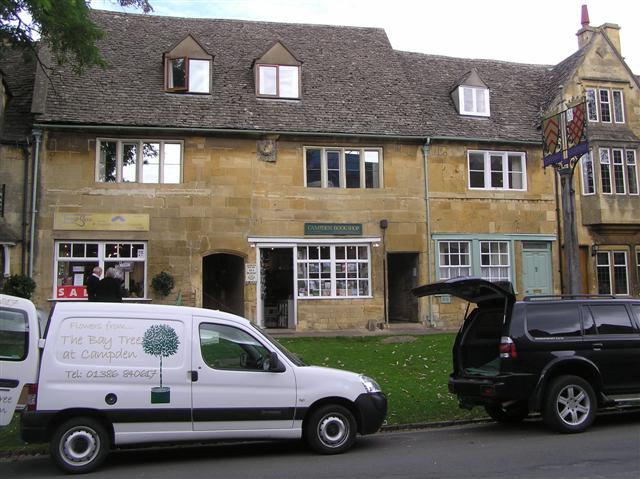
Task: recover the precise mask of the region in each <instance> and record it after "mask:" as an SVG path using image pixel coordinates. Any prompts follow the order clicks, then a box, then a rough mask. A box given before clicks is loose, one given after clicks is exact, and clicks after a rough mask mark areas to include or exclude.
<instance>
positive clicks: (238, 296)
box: [202, 253, 244, 316]
mask: <svg viewBox="0 0 640 479" xmlns="http://www.w3.org/2000/svg"><path fill="white" fill-rule="evenodd" d="M202 307H203V308H208V309H219V310H220V311H226V312H227V313H233V314H237V315H239V316H244V258H243V257H242V256H238V255H235V254H229V253H214V254H210V255H208V256H205V257H203V258H202Z"/></svg>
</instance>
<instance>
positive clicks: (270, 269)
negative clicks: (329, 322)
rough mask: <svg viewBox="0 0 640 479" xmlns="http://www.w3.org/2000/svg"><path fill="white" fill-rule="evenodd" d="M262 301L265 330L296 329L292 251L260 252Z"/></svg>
mask: <svg viewBox="0 0 640 479" xmlns="http://www.w3.org/2000/svg"><path fill="white" fill-rule="evenodd" d="M260 274H261V290H260V296H261V297H260V302H261V306H262V318H263V325H264V327H265V328H295V311H294V307H295V305H294V299H293V295H294V290H293V248H264V249H260Z"/></svg>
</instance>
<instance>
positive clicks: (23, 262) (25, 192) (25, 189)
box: [20, 137, 31, 274]
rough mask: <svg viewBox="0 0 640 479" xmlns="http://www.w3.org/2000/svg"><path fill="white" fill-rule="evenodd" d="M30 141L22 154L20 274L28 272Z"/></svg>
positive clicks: (23, 148)
mask: <svg viewBox="0 0 640 479" xmlns="http://www.w3.org/2000/svg"><path fill="white" fill-rule="evenodd" d="M29 140H30V138H29V137H27V144H26V145H23V147H22V154H23V155H24V172H23V181H22V232H21V234H20V237H21V239H22V246H21V248H20V250H21V254H20V273H22V274H25V273H26V272H27V225H28V224H29V222H28V216H27V215H28V209H29V157H30V156H31V155H30V153H31V150H30V149H29Z"/></svg>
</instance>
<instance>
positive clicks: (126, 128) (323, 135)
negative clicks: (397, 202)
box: [33, 123, 540, 145]
mask: <svg viewBox="0 0 640 479" xmlns="http://www.w3.org/2000/svg"><path fill="white" fill-rule="evenodd" d="M33 127H34V128H41V129H49V130H52V129H58V130H76V131H78V130H80V131H82V130H85V131H96V130H109V131H116V132H132V133H134V132H139V131H147V132H148V131H159V132H168V133H174V132H175V133H200V134H204V133H220V134H226V135H228V134H240V135H255V136H263V135H290V136H312V137H319V138H331V137H334V138H353V137H356V136H357V137H359V138H383V139H384V138H388V139H395V140H410V141H419V142H421V143H422V142H424V141H433V140H439V141H474V142H477V143H512V144H515V145H540V141H539V140H510V139H506V138H474V137H461V136H431V137H429V136H428V137H425V136H424V135H396V134H384V133H379V134H371V133H338V132H335V133H328V132H313V131H283V130H260V129H258V130H248V129H234V128H191V127H190V128H180V127H164V126H117V125H84V124H68V123H34V124H33Z"/></svg>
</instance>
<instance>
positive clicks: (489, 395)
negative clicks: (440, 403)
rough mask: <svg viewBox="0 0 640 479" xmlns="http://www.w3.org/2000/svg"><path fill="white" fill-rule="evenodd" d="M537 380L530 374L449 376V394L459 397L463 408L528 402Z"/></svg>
mask: <svg viewBox="0 0 640 479" xmlns="http://www.w3.org/2000/svg"><path fill="white" fill-rule="evenodd" d="M532 385H535V378H533V377H532V375H530V374H503V375H498V376H494V377H491V378H487V377H482V378H479V377H478V378H473V377H457V376H454V375H453V374H452V375H451V376H449V392H451V393H453V394H455V395H456V396H458V399H459V400H460V405H461V406H467V407H471V406H477V405H485V404H502V403H505V402H509V401H522V400H528V399H529V398H530V397H531V394H532V393H533V388H532Z"/></svg>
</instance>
